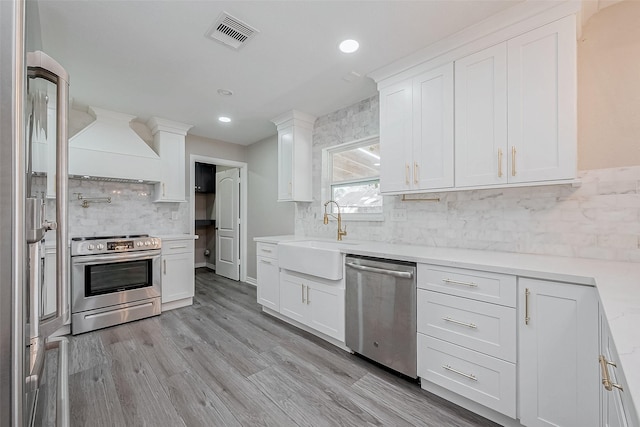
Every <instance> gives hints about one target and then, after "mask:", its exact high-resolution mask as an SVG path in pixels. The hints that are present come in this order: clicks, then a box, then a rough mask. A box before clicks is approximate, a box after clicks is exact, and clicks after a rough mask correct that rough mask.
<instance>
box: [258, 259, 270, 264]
mask: <svg viewBox="0 0 640 427" xmlns="http://www.w3.org/2000/svg"><path fill="white" fill-rule="evenodd" d="M260 262H261V263H263V264H269V265H273V264H271V261H267V260H266V259H261V260H260Z"/></svg>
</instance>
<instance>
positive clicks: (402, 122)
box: [380, 80, 413, 193]
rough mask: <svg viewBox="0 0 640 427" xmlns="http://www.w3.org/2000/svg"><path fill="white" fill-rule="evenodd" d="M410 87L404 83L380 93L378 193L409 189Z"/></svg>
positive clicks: (409, 82)
mask: <svg viewBox="0 0 640 427" xmlns="http://www.w3.org/2000/svg"><path fill="white" fill-rule="evenodd" d="M412 93H413V85H412V82H411V81H410V80H409V81H405V82H401V83H398V84H396V85H393V86H390V87H388V88H385V89H383V90H381V91H380V141H384V144H380V159H381V161H380V177H381V179H380V192H381V193H388V192H394V191H404V190H408V189H409V188H410V184H411V181H410V180H409V163H408V162H410V161H411V154H412V153H411V148H412V145H411V143H412V142H413V136H412V132H413V128H412V123H413V116H412V114H411V113H412V109H413V106H412V101H413V95H412Z"/></svg>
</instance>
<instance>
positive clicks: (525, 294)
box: [524, 288, 531, 325]
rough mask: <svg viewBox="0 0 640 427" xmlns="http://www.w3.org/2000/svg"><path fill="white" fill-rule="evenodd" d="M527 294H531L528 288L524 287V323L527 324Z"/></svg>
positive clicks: (528, 318)
mask: <svg viewBox="0 0 640 427" xmlns="http://www.w3.org/2000/svg"><path fill="white" fill-rule="evenodd" d="M529 295H531V291H529V288H525V290H524V324H525V325H528V324H529V320H531V319H530V317H529Z"/></svg>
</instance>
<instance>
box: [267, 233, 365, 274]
mask: <svg viewBox="0 0 640 427" xmlns="http://www.w3.org/2000/svg"><path fill="white" fill-rule="evenodd" d="M355 244H356V243H351V242H338V241H329V240H297V241H292V242H282V243H278V260H279V265H280V268H283V269H286V270H290V271H297V272H298V273H304V274H308V275H310V276H315V277H322V278H325V279H329V280H340V279H342V271H343V269H344V259H343V254H342V253H341V252H340V250H341V249H343V248H344V247H348V246H352V245H355Z"/></svg>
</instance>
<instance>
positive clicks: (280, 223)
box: [247, 129, 295, 279]
mask: <svg viewBox="0 0 640 427" xmlns="http://www.w3.org/2000/svg"><path fill="white" fill-rule="evenodd" d="M274 130H275V129H274ZM247 163H248V164H249V183H248V199H249V201H248V211H249V214H248V215H249V218H248V220H247V236H248V244H249V246H248V248H247V258H248V264H247V276H248V277H249V278H253V279H255V277H256V244H255V242H254V241H253V238H254V237H260V236H276V235H282V234H293V232H294V215H295V209H294V204H293V202H277V199H278V137H277V136H273V137H270V138H266V139H264V140H262V141H259V142H256V143H255V144H252V145H250V146H249V147H248V152H247Z"/></svg>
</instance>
